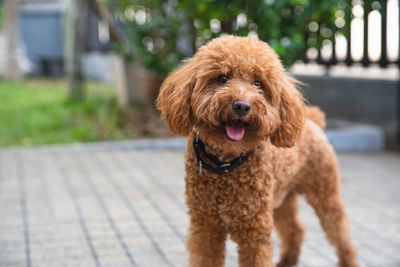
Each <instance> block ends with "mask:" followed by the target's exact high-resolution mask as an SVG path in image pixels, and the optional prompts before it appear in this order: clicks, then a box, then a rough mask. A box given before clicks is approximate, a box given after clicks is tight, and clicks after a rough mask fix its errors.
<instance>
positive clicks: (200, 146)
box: [193, 133, 251, 174]
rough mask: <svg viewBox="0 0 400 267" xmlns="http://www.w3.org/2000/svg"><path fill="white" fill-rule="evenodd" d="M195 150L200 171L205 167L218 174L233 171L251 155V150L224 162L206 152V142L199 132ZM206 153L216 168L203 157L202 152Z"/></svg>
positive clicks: (194, 142)
mask: <svg viewBox="0 0 400 267" xmlns="http://www.w3.org/2000/svg"><path fill="white" fill-rule="evenodd" d="M193 150H194V154H195V155H196V160H197V166H199V173H200V174H202V172H203V168H204V169H206V170H207V171H209V172H212V173H216V174H223V173H226V172H231V171H233V170H234V169H235V168H236V167H237V166H239V165H240V164H241V163H242V162H243V161H244V160H245V159H247V157H248V156H249V154H250V153H251V151H250V152H247V153H246V154H244V155H240V156H239V157H237V158H234V159H233V160H231V161H230V162H224V161H221V160H219V159H218V158H217V157H216V156H214V155H211V154H209V153H207V152H206V150H205V146H204V143H203V142H202V141H201V140H200V138H199V136H198V133H196V137H195V138H194V139H193ZM199 151H201V153H202V154H203V155H204V157H205V158H206V159H207V160H209V161H211V162H212V163H213V164H215V165H216V166H217V167H216V168H214V167H213V166H211V165H209V164H208V163H207V162H205V161H204V160H202V159H201V157H200V152H199Z"/></svg>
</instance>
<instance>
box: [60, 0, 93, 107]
mask: <svg viewBox="0 0 400 267" xmlns="http://www.w3.org/2000/svg"><path fill="white" fill-rule="evenodd" d="M87 8H88V6H87V2H86V1H85V0H70V1H69V6H68V11H67V19H66V24H65V25H66V29H65V32H66V38H65V47H66V58H65V62H66V70H67V76H68V83H69V85H68V87H69V98H70V99H71V100H74V101H76V100H82V99H83V98H84V88H83V85H84V81H83V75H82V68H81V56H82V53H83V51H84V48H85V47H84V40H85V39H84V38H85V31H86V20H85V18H86V14H87Z"/></svg>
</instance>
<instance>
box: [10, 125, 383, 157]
mask: <svg viewBox="0 0 400 267" xmlns="http://www.w3.org/2000/svg"><path fill="white" fill-rule="evenodd" d="M326 135H327V137H328V140H329V141H330V143H331V144H332V146H333V147H334V148H335V150H336V151H341V152H379V151H383V150H384V148H385V134H384V131H383V129H382V128H380V127H378V126H371V125H359V124H345V125H341V126H338V127H336V128H333V129H328V130H326ZM185 147H186V139H185V138H182V137H174V138H162V139H139V140H129V141H112V142H97V143H78V144H65V145H51V146H39V147H9V148H4V150H31V149H33V148H34V149H37V150H40V151H48V150H51V151H53V152H57V151H62V152H65V151H66V150H68V151H71V152H76V151H81V150H85V151H100V150H129V149H135V150H143V149H150V150H184V149H185Z"/></svg>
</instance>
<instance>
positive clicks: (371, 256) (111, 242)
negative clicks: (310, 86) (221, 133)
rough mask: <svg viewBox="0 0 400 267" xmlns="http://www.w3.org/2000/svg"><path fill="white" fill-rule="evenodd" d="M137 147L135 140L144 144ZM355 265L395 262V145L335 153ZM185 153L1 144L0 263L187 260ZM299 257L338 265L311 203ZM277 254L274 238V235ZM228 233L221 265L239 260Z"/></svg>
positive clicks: (399, 225)
mask: <svg viewBox="0 0 400 267" xmlns="http://www.w3.org/2000/svg"><path fill="white" fill-rule="evenodd" d="M142 148H143V147H142ZM339 162H340V166H341V177H342V178H343V183H342V195H343V200H344V203H345V205H346V211H347V213H348V216H349V222H350V233H351V235H352V237H353V240H354V243H355V245H356V246H357V248H358V251H359V259H360V263H361V265H362V266H400V254H399V253H398V251H399V250H400V212H399V211H400V208H399V207H400V205H399V204H400V194H398V189H399V188H400V177H399V173H400V164H399V163H400V154H398V153H388V152H386V153H365V154H351V153H339ZM183 176H184V168H183V152H182V151H180V150H145V149H141V150H134V149H131V148H129V147H124V145H123V143H118V144H116V146H114V147H113V145H112V143H109V144H107V146H105V147H104V146H101V145H99V146H96V145H93V144H92V145H88V146H87V145H83V146H80V147H71V146H58V147H57V148H45V149H41V148H38V149H15V148H14V149H6V150H1V151H0V207H1V208H0V218H1V219H0V266H27V265H28V264H30V265H31V266H99V265H102V266H131V265H132V266H146V267H147V266H157V267H158V266H161V267H162V266H187V263H188V255H187V252H186V250H185V240H186V232H187V228H188V223H189V218H188V215H187V213H186V212H187V208H186V206H185V199H184V180H183ZM300 218H301V220H302V221H303V222H304V224H305V225H306V227H307V234H306V237H305V241H304V244H303V247H302V254H301V258H300V263H299V266H336V262H337V259H336V256H335V251H334V249H333V247H331V246H330V245H329V243H328V242H327V240H326V238H325V234H324V233H323V231H322V230H321V227H320V225H319V222H318V219H317V217H316V216H315V213H314V211H313V210H312V209H311V208H310V207H309V206H308V205H307V203H306V202H305V201H304V200H301V202H300ZM273 242H274V246H275V250H274V252H275V254H274V259H275V261H277V260H278V258H279V247H278V246H279V241H278V239H277V236H276V233H274V234H273ZM236 247H237V246H236V244H235V243H233V242H232V241H230V240H229V241H227V253H226V262H225V266H227V267H228V266H229V267H232V266H233V267H234V266H238V265H237V252H236Z"/></svg>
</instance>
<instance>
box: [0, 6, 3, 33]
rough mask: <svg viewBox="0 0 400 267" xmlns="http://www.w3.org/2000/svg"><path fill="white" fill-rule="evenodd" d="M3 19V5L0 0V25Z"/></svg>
mask: <svg viewBox="0 0 400 267" xmlns="http://www.w3.org/2000/svg"><path fill="white" fill-rule="evenodd" d="M3 20H4V6H3V1H2V0H0V27H1V25H2V24H3Z"/></svg>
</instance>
